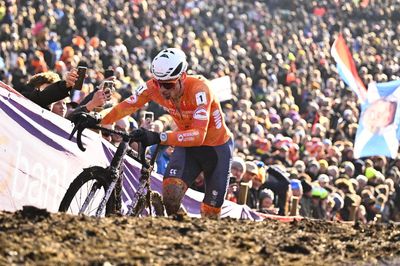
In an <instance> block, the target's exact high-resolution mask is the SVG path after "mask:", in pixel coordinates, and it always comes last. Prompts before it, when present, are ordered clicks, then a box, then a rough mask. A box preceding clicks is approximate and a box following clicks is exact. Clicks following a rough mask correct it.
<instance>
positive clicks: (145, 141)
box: [135, 127, 161, 147]
mask: <svg viewBox="0 0 400 266" xmlns="http://www.w3.org/2000/svg"><path fill="white" fill-rule="evenodd" d="M135 140H136V141H138V142H140V143H142V145H143V146H146V147H148V146H151V145H154V144H159V143H160V142H161V139H160V133H157V132H154V131H149V130H147V129H145V128H143V127H141V128H140V129H138V130H136V132H135Z"/></svg>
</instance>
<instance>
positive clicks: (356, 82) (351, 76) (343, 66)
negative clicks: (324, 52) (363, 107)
mask: <svg viewBox="0 0 400 266" xmlns="http://www.w3.org/2000/svg"><path fill="white" fill-rule="evenodd" d="M331 55H332V57H333V58H334V59H335V61H336V66H337V69H338V71H339V75H340V77H341V78H342V79H343V81H344V82H345V83H346V84H347V85H348V86H349V87H350V88H351V89H352V90H353V91H354V92H355V93H356V95H357V97H358V99H359V100H360V101H361V102H364V101H365V100H366V98H367V89H366V88H365V86H364V83H363V82H362V81H361V78H360V77H359V76H358V72H357V69H356V65H355V63H354V60H353V57H352V55H351V53H350V50H349V48H348V47H347V45H346V42H345V41H344V38H343V36H342V34H339V36H338V38H337V39H336V40H335V42H334V43H333V45H332V48H331Z"/></svg>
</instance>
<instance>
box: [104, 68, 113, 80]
mask: <svg viewBox="0 0 400 266" xmlns="http://www.w3.org/2000/svg"><path fill="white" fill-rule="evenodd" d="M112 76H114V70H112V69H106V70H105V71H104V78H109V77H112Z"/></svg>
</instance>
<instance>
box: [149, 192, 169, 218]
mask: <svg viewBox="0 0 400 266" xmlns="http://www.w3.org/2000/svg"><path fill="white" fill-rule="evenodd" d="M150 196H151V205H152V207H153V208H152V210H153V214H154V215H155V216H165V212H164V210H165V208H164V202H163V200H162V196H161V194H160V193H158V192H156V191H152V192H151V194H150Z"/></svg>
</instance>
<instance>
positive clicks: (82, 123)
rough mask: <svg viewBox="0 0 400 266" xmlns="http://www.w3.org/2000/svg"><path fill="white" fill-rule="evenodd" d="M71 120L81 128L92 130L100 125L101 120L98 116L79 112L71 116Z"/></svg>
mask: <svg viewBox="0 0 400 266" xmlns="http://www.w3.org/2000/svg"><path fill="white" fill-rule="evenodd" d="M70 120H71V121H72V122H73V123H74V124H75V125H79V128H92V127H94V126H97V125H98V124H99V123H100V121H101V118H100V117H99V116H98V115H97V114H90V113H86V112H77V113H74V114H72V115H71V116H70Z"/></svg>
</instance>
